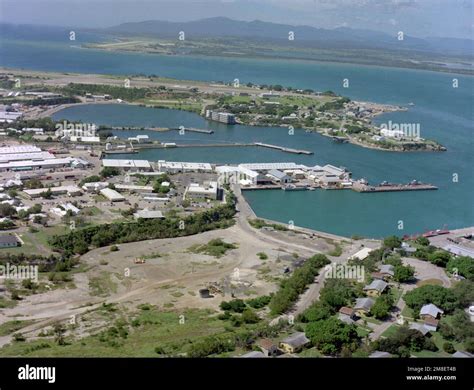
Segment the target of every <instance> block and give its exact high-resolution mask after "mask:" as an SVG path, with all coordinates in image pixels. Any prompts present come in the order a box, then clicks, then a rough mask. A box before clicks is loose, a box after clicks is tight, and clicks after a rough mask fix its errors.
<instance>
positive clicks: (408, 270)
mask: <svg viewBox="0 0 474 390" xmlns="http://www.w3.org/2000/svg"><path fill="white" fill-rule="evenodd" d="M414 275H415V269H414V268H413V267H411V266H404V265H399V266H397V267H395V269H394V275H393V279H394V280H395V281H396V282H400V283H405V282H409V281H410V280H412V279H413V277H414Z"/></svg>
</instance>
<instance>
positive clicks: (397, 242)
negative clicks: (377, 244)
mask: <svg viewBox="0 0 474 390" xmlns="http://www.w3.org/2000/svg"><path fill="white" fill-rule="evenodd" d="M383 246H384V247H385V248H388V249H394V248H400V247H401V246H402V240H401V239H400V238H398V237H397V236H389V237H387V238H385V239H384V240H383Z"/></svg>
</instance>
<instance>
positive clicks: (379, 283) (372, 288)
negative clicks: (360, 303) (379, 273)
mask: <svg viewBox="0 0 474 390" xmlns="http://www.w3.org/2000/svg"><path fill="white" fill-rule="evenodd" d="M387 287H388V283H387V282H385V281H383V280H373V281H372V283H370V284H368V285H367V286H365V287H364V291H365V292H366V294H367V295H368V296H371V297H377V296H379V295H381V294H382V293H383V292H384V291H385V289H386V288H387Z"/></svg>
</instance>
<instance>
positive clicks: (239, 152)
mask: <svg viewBox="0 0 474 390" xmlns="http://www.w3.org/2000/svg"><path fill="white" fill-rule="evenodd" d="M25 53H28V54H27V55H25ZM0 65H1V66H8V67H23V68H27V69H37V70H50V71H63V72H82V73H88V72H89V73H110V74H124V75H130V74H138V73H145V74H157V75H160V76H166V77H174V78H178V79H190V80H207V81H218V80H226V81H231V80H233V79H234V78H239V79H240V81H241V82H242V83H246V82H249V81H250V82H256V83H267V84H268V83H275V84H276V83H278V84H282V85H291V86H294V87H300V88H313V89H315V90H328V89H331V90H333V91H336V92H338V93H341V94H344V95H346V96H349V97H351V98H354V99H359V100H367V101H376V102H381V103H395V104H407V103H408V102H414V103H415V104H416V105H415V106H414V107H410V109H409V111H408V112H399V113H394V114H387V115H385V116H384V117H379V118H378V119H377V121H378V122H379V123H381V122H386V121H388V120H392V121H393V122H402V123H419V124H420V126H421V135H422V137H425V138H433V139H436V140H438V141H439V142H441V143H442V144H443V145H445V146H446V147H447V148H448V151H447V152H445V153H391V152H382V151H375V150H369V149H364V148H360V147H357V146H353V145H348V144H342V145H340V144H334V143H332V142H331V141H330V140H329V139H327V138H324V137H322V136H319V135H317V134H308V133H305V132H303V131H297V132H296V134H295V135H293V136H289V135H287V132H286V131H285V130H284V129H282V128H255V127H245V126H225V125H220V124H214V123H210V122H207V121H206V120H204V119H203V118H201V117H199V116H198V115H195V114H191V113H186V112H182V111H174V110H158V109H147V108H142V107H134V106H117V105H97V106H93V105H89V106H79V107H73V108H70V109H67V110H64V111H62V112H60V113H58V114H56V115H55V118H56V119H61V118H64V119H70V120H73V119H81V120H83V121H86V122H94V123H97V124H109V125H131V126H132V125H142V126H173V127H175V126H180V125H183V126H193V127H201V128H212V129H214V130H215V133H214V134H213V135H203V134H193V133H189V134H186V135H184V136H180V135H179V134H178V133H165V134H163V133H151V134H150V136H152V137H154V138H157V139H160V140H163V141H165V140H169V141H171V140H175V141H178V142H182V143H184V142H186V143H192V142H199V143H202V142H212V143H215V142H249V141H263V142H269V143H273V144H278V145H284V146H288V147H295V148H301V149H309V150H313V151H314V153H315V154H314V155H313V156H298V155H291V154H283V153H281V152H278V151H273V150H267V149H260V148H255V147H251V148H238V147H234V148H196V149H174V150H158V151H156V150H155V151H150V150H148V151H144V152H141V153H140V154H139V155H134V158H146V159H150V160H157V159H167V160H182V161H183V160H184V161H211V162H214V163H238V162H268V161H294V162H301V163H304V164H307V165H312V164H325V163H331V164H334V165H342V166H345V167H347V168H348V169H350V170H351V171H352V172H353V176H354V177H365V178H367V179H368V180H370V181H372V182H374V183H377V182H380V181H382V180H388V181H393V182H408V181H409V180H412V179H418V180H421V181H425V182H430V183H432V184H435V185H437V186H438V187H440V190H439V191H428V192H418V193H415V192H410V193H389V194H357V193H354V192H352V191H312V192H292V193H291V192H289V193H287V192H284V191H260V192H257V191H256V192H249V193H247V194H246V197H247V199H248V200H249V202H250V203H251V205H252V207H253V208H254V210H255V211H256V213H257V214H258V215H261V216H263V217H267V218H271V219H276V220H279V221H282V222H288V221H290V220H292V221H294V223H295V224H296V225H300V226H307V227H311V228H314V229H318V230H325V231H330V232H333V233H337V234H343V235H352V234H361V235H365V236H370V237H381V236H385V235H388V234H405V233H415V232H419V231H423V230H425V229H434V228H439V227H442V226H443V225H446V226H447V227H448V228H457V227H464V226H468V225H471V226H472V225H474V203H473V189H474V176H473V173H472V166H473V162H474V157H473V156H474V153H473V150H474V149H473V138H474V137H473V134H474V133H473V126H472V123H473V121H472V120H473V92H474V90H473V89H474V79H473V78H472V77H469V76H461V75H449V74H443V73H435V72H424V71H414V70H404V69H394V68H381V67H369V66H358V65H348V64H323V63H315V62H305V61H284V60H281V61H274V60H255V59H227V58H217V57H216V58H202V57H191V56H180V57H178V56H156V55H147V54H126V53H120V54H118V53H108V52H102V51H96V50H87V49H80V48H77V47H71V46H70V42H69V41H65V42H61V41H54V42H53V41H48V42H46V43H44V42H38V41H37V42H33V41H31V40H29V41H19V40H13V39H11V38H8V37H7V38H6V39H2V41H1V44H0ZM454 77H456V78H458V80H459V88H457V89H455V88H452V79H453V78H454ZM344 78H348V79H349V81H350V88H347V89H344V88H342V80H343V79H344ZM119 134H122V135H123V136H128V134H127V133H125V132H120V133H119ZM129 157H130V156H129ZM453 174H457V175H458V176H459V181H458V182H457V183H453V181H452V176H453ZM399 220H403V222H404V230H402V231H399V230H397V223H398V221H399Z"/></svg>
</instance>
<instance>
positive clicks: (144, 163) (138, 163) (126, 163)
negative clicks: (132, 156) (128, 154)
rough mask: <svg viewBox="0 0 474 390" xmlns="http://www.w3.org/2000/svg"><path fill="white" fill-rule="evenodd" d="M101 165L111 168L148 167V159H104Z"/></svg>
mask: <svg viewBox="0 0 474 390" xmlns="http://www.w3.org/2000/svg"><path fill="white" fill-rule="evenodd" d="M102 166H104V167H113V168H150V162H149V161H148V160H120V159H109V158H107V159H104V160H102Z"/></svg>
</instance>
